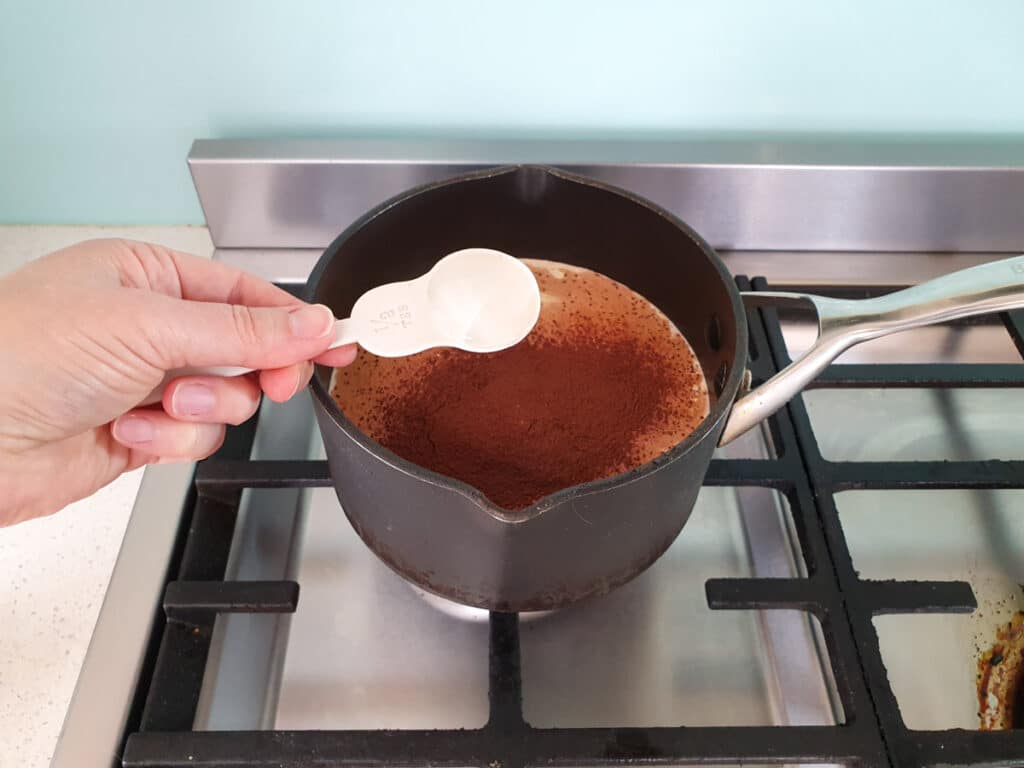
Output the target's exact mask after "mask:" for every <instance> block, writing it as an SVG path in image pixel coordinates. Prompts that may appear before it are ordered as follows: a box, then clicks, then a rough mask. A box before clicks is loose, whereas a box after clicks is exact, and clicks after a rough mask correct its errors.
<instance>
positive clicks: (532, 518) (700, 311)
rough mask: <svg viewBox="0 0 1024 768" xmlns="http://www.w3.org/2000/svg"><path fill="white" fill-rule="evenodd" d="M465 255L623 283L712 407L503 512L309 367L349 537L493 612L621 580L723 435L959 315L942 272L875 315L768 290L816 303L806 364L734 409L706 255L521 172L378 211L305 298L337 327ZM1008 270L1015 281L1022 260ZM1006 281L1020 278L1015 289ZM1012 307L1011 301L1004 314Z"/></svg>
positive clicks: (735, 371)
mask: <svg viewBox="0 0 1024 768" xmlns="http://www.w3.org/2000/svg"><path fill="white" fill-rule="evenodd" d="M466 247H486V248H495V249H497V250H500V251H504V252H506V253H510V254H513V255H515V256H517V257H520V258H536V259H548V260H552V261H560V262H564V263H567V264H573V265H578V266H581V267H586V268H589V269H592V270H595V271H597V272H601V273H603V274H605V275H607V276H609V277H611V278H613V279H615V280H618V281H619V282H621V283H623V284H625V285H627V286H629V287H630V288H632V289H633V290H634V291H636V292H638V293H640V294H641V295H643V296H645V297H646V298H647V299H649V300H650V301H651V302H653V303H654V304H655V305H656V306H658V307H659V308H660V309H661V310H662V311H663V312H664V313H665V314H666V315H667V316H668V317H669V318H670V319H671V320H672V321H673V322H674V323H675V325H676V326H677V327H678V328H679V329H680V330H681V331H682V332H683V334H684V335H685V336H686V338H687V339H688V340H689V341H690V343H691V345H692V346H693V349H694V351H695V352H696V354H697V357H698V358H699V360H700V365H701V367H702V369H703V371H704V375H705V377H706V379H707V382H708V390H709V393H710V396H711V410H710V413H709V415H708V416H707V418H706V419H705V420H704V421H703V423H701V424H700V426H699V427H698V428H697V429H696V430H695V431H694V432H693V433H692V434H690V435H689V436H688V437H687V438H686V439H685V440H683V441H682V442H681V443H679V444H678V445H677V446H675V447H674V448H673V449H671V450H670V451H668V452H667V453H665V454H664V455H662V456H660V457H659V458H657V459H655V460H654V461H651V462H649V463H648V464H645V465H643V466H641V467H639V468H637V469H635V470H633V471H631V472H628V473H626V474H623V475H619V476H616V477H612V478H608V479H605V480H600V481H596V482H591V483H585V484H583V485H578V486H575V487H572V488H565V489H563V490H561V491H558V492H557V493H554V494H552V495H550V496H547V497H545V498H544V499H542V500H540V501H538V502H537V503H535V504H534V505H533V506H531V507H529V508H527V509H525V510H519V511H510V510H506V509H502V508H500V507H498V506H496V505H495V504H493V503H492V502H491V501H489V500H488V499H487V498H486V497H484V495H483V494H482V493H481V492H480V491H478V490H477V489H475V488H472V487H470V486H468V485H466V484H465V483H462V482H460V481H458V480H455V479H453V478H450V477H445V476H442V475H439V474H437V473H435V472H432V471H429V470H427V469H425V468H423V467H420V466H417V465H415V464H412V463H410V462H408V461H406V460H404V459H402V458H400V457H399V456H396V455H395V454H394V453H392V452H390V451H389V450H387V449H386V448H384V447H383V446H382V445H380V444H379V443H377V442H376V441H374V440H372V439H370V438H369V437H368V436H366V435H365V434H363V433H362V432H361V431H360V430H359V429H357V428H356V427H355V425H353V424H352V423H351V422H350V421H349V420H348V419H347V418H346V417H345V415H344V414H343V413H342V412H341V411H340V410H339V408H338V407H337V406H336V404H335V402H334V400H333V399H332V397H331V395H330V391H329V383H330V376H331V370H330V369H328V368H323V367H320V368H318V369H317V372H316V375H315V376H314V378H313V383H312V390H313V396H314V405H315V409H316V414H317V418H318V420H319V424H320V429H321V432H322V434H323V440H324V445H325V448H326V452H327V459H328V462H329V464H330V470H331V474H332V477H333V479H334V484H335V487H336V489H337V493H338V498H339V499H340V500H341V504H342V507H343V508H344V510H345V513H346V515H347V516H348V518H349V520H350V521H351V523H352V525H353V526H354V528H355V530H356V531H357V532H358V533H359V535H360V536H361V537H362V539H363V541H365V542H366V544H367V545H368V546H369V547H370V548H371V549H372V550H373V551H374V552H375V553H376V554H377V555H378V556H379V557H380V558H381V559H382V560H383V561H384V562H385V563H387V564H388V565H389V566H390V567H391V568H393V569H394V570H395V571H397V572H398V573H399V574H401V575H402V576H403V577H405V578H406V579H408V580H409V581H411V582H414V583H415V584H417V585H419V586H420V587H422V588H424V589H426V590H428V591H430V592H433V593H436V594H438V595H441V596H442V597H446V598H449V599H451V600H455V601H457V602H460V603H464V604H466V605H471V606H476V607H480V608H488V609H491V610H497V611H532V610H545V609H552V608H557V607H560V606H563V605H565V604H567V603H570V602H572V601H575V600H579V599H581V598H584V597H587V596H590V595H596V594H601V593H604V592H607V591H609V590H611V589H613V588H615V587H616V586H618V585H620V584H622V583H624V582H626V581H628V580H629V579H631V578H633V577H634V576H636V575H637V574H638V573H640V572H641V571H643V570H644V569H645V568H647V567H648V566H649V565H650V564H651V563H653V562H654V561H655V560H656V559H657V558H658V557H659V556H660V555H661V554H662V553H663V552H664V551H665V550H666V549H667V548H668V546H669V545H670V544H671V543H672V542H673V540H674V539H675V538H676V536H677V535H678V534H679V531H680V529H681V528H682V527H683V525H684V524H685V523H686V521H687V519H688V518H689V516H690V512H691V510H692V508H693V505H694V502H695V500H696V497H697V493H698V491H699V490H700V487H701V484H702V481H703V479H704V474H705V472H706V471H707V468H708V465H709V463H710V461H711V454H712V452H713V451H714V449H715V446H716V445H718V444H719V441H720V439H721V438H722V436H723V431H725V437H726V439H732V437H735V436H736V435H737V434H740V433H741V432H743V431H745V430H746V429H748V428H750V427H751V426H752V425H753V424H755V423H756V422H757V421H759V420H761V419H763V418H764V417H765V416H767V415H770V413H771V412H772V411H774V410H776V409H778V408H779V407H780V406H781V405H782V404H783V403H784V402H785V401H786V400H787V399H788V398H789V397H790V396H792V394H795V392H797V391H798V390H799V389H800V388H801V387H802V386H804V385H805V384H807V383H808V382H809V381H810V380H812V379H813V378H814V376H816V375H817V373H819V372H820V371H821V370H822V369H823V368H824V367H825V366H826V365H827V364H828V362H830V361H831V359H833V358H834V357H835V356H836V355H837V354H838V353H839V352H841V351H842V350H843V349H845V348H847V347H849V346H851V345H852V344H854V343H857V342H858V341H862V340H864V339H865V338H871V337H872V334H873V335H874V336H878V335H881V334H882V333H887V332H890V331H892V330H898V329H900V328H902V327H910V326H912V325H920V324H923V323H925V322H931V321H934V320H941V319H947V318H949V317H951V316H956V314H955V313H954V314H952V315H951V314H950V312H949V311H948V310H949V307H950V306H951V305H950V302H948V301H947V302H945V304H943V305H942V306H943V307H945V308H946V311H945V313H943V310H942V309H937V308H935V307H931V308H930V311H929V307H928V306H927V303H928V300H929V298H930V295H928V294H927V290H928V286H933V287H932V291H933V293H934V290H935V289H934V286H938V287H939V289H940V290H939V293H940V294H944V295H947V297H948V295H949V294H951V293H955V291H954V290H953V288H954V287H956V288H960V287H962V284H963V279H962V278H958V280H959V282H958V283H957V284H956V286H953V285H951V284H947V285H943V284H941V283H942V281H943V280H944V281H947V282H949V281H951V280H952V278H953V277H955V276H948V277H947V278H942V279H940V281H936V282H934V283H932V284H926V285H925V286H918V287H917V288H913V289H909V290H908V291H904V292H902V294H911V295H910V296H909V297H906V299H905V300H902V301H900V300H895V301H893V300H890V301H889V303H888V304H882V303H879V302H880V301H882V300H872V301H873V302H875V303H872V301H868V302H856V303H851V302H834V301H830V300H825V299H819V298H817V297H804V296H795V295H788V294H785V295H784V294H772V295H770V296H769V299H770V300H772V301H800V300H804V301H810V302H811V303H813V304H814V306H815V308H816V309H817V310H818V312H819V318H820V321H821V322H820V327H821V336H820V338H819V342H818V344H817V345H816V346H815V347H814V349H812V352H811V353H810V354H809V355H808V356H807V357H806V358H804V359H803V360H801V361H799V362H798V363H797V364H795V365H794V366H791V368H789V369H787V370H786V371H784V372H783V374H780V376H779V377H777V379H778V380H772V381H771V382H769V383H768V384H767V385H763V386H762V387H761V388H759V389H758V390H755V391H754V392H751V393H744V395H743V397H742V398H741V399H740V400H739V401H738V402H737V396H738V395H739V394H740V390H741V386H742V385H743V382H744V374H745V370H746V369H745V365H746V359H747V327H746V321H745V314H744V309H743V301H742V298H741V296H740V293H739V292H738V290H737V289H736V286H735V284H734V283H733V280H732V278H731V277H730V275H729V273H728V272H727V270H726V269H725V267H724V266H723V264H722V262H721V260H720V259H719V258H718V256H717V255H716V254H715V252H714V251H713V250H712V248H711V247H710V246H709V245H708V244H707V243H706V242H705V241H704V240H703V239H701V237H700V236H699V235H698V234H697V233H695V232H694V231H693V230H691V229H690V228H689V227H688V226H686V224H684V223H683V222H682V221H680V220H679V219H678V218H676V217H675V216H673V215H671V214H670V213H668V212H666V211H665V210H662V209H661V208H659V207H657V206H655V205H653V204H651V203H649V202H647V201H645V200H643V199H641V198H639V197H637V196H635V195H632V194H630V193H627V192H624V191H622V190H618V189H615V188H612V187H609V186H607V185H604V184H601V183H598V182H595V181H592V180H589V179H584V178H579V177H575V176H572V175H569V174H566V173H563V172H561V171H557V170H553V169H550V168H541V167H531V166H526V167H511V168H501V169H496V170H493V171H487V172H483V173H477V174H472V175H467V176H462V177H458V178H454V179H451V180H448V181H444V182H441V183H437V184H433V185H430V186H426V187H422V188H419V189H415V190H412V191H410V192H408V193H406V194H403V195H401V196H399V197H397V198H394V199H393V200H390V201H389V202H387V203H384V204H383V205H381V206H379V207H378V208H376V209H375V210H373V211H371V212H370V213H368V214H367V215H365V216H364V217H362V218H361V219H360V220H358V221H357V222H355V223H354V224H353V225H352V226H350V227H349V228H348V229H347V230H346V231H345V232H344V233H343V234H341V235H340V236H339V237H338V238H337V239H336V240H335V241H334V242H333V243H332V244H331V245H330V246H329V247H328V248H327V250H326V251H325V252H324V254H323V256H322V258H321V259H320V261H319V263H318V264H317V266H316V268H315V269H314V271H313V273H312V275H311V277H310V283H309V289H308V295H307V298H308V299H309V300H311V301H316V302H320V303H324V304H327V305H328V306H330V307H331V308H332V309H333V310H334V312H335V314H336V315H337V316H338V317H345V316H347V315H348V311H349V310H350V309H351V307H352V305H353V304H354V302H355V300H356V299H357V298H358V297H359V296H360V295H361V294H362V293H364V292H365V291H367V290H369V289H370V288H373V287H375V286H377V285H380V284H381V283H387V282H392V281H396V280H407V279H411V278H414V277H416V276H418V275H421V274H423V273H424V272H426V271H427V270H428V269H430V267H431V266H432V265H433V264H434V263H435V262H436V261H437V260H438V259H439V258H441V257H442V256H444V255H445V254H448V253H450V252H452V251H456V250H459V249H461V248H466ZM1011 261H1015V262H1016V261H1022V262H1024V259H1018V260H1011ZM1009 263H1010V262H1000V264H1009ZM994 266H995V265H987V266H986V267H981V268H976V269H975V270H968V271H967V272H964V273H959V274H960V275H968V274H969V273H971V272H978V271H979V270H985V269H988V268H989V267H994ZM1017 267H1019V268H1020V271H1024V263H1020V264H1017ZM1013 269H1014V268H1013V267H1011V269H1006V270H1005V272H1006V274H1004V275H1002V278H1003V279H1002V280H1000V279H999V276H998V275H988V276H987V282H988V283H991V282H993V281H994V282H996V283H999V285H1000V286H1002V287H1003V289H1004V290H1003V294H1005V293H1007V291H1006V290H1005V285H1006V284H1008V283H1009V282H1010V280H1009V273H1010V272H1011V271H1012V270H1013ZM976 277H977V278H978V279H980V280H981V282H983V283H984V282H986V278H985V277H978V276H977V275H976ZM1020 281H1021V275H1020V273H1019V271H1018V272H1017V274H1016V278H1015V279H1014V281H1013V282H1014V284H1015V285H1016V288H1017V293H1018V294H1020V292H1021V290H1020V287H1019V283H1020ZM968 282H969V281H968ZM943 289H944V290H943ZM914 291H917V292H918V293H917V294H913V292H914ZM922 291H924V294H925V295H922ZM998 292H999V291H996V293H998ZM981 293H982V294H984V295H981V294H979V295H975V296H971V297H967V296H965V295H962V294H963V291H960V294H961V295H959V296H958V298H959V299H960V301H959V302H953V305H954V309H956V308H959V310H960V311H959V314H960V315H963V314H971V313H977V312H982V311H991V310H993V309H1001V308H1006V306H1005V304H1006V301H1007V300H1008V299H1006V298H1005V295H1004V296H1003V303H1002V304H998V302H997V303H996V305H993V304H992V300H991V295H992V292H991V291H990V292H989V293H985V292H984V291H981ZM902 294H896V296H900V295H902ZM967 299H971V300H967ZM986 302H988V303H986ZM1021 303H1022V297H1021V296H1020V295H1017V296H1016V305H1019V304H1021ZM940 304H941V302H940ZM922 307H924V309H922ZM851 318H852V320H851ZM897 326H899V327H897ZM851 328H852V329H853V330H854V331H856V332H851V331H850V329H851ZM734 406H735V407H734ZM727 422H728V426H727ZM565 449H566V451H567V452H568V451H571V450H572V446H571V445H566V447H565Z"/></svg>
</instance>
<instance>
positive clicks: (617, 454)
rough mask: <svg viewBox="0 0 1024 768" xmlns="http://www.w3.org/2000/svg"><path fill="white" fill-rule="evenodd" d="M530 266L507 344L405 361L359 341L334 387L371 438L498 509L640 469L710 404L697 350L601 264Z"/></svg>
mask: <svg viewBox="0 0 1024 768" xmlns="http://www.w3.org/2000/svg"><path fill="white" fill-rule="evenodd" d="M526 263H527V264H528V265H529V266H530V268H531V269H532V270H533V272H534V274H535V275H536V276H537V281H538V283H539V285H540V289H541V299H542V301H541V312H540V319H539V320H538V322H537V325H536V327H535V328H534V330H533V331H532V332H531V333H530V335H529V336H527V338H526V339H525V340H524V341H522V342H520V343H519V344H517V345H516V346H515V347H512V348H511V349H507V350H503V351H501V352H495V353H492V354H474V353H471V352H463V351H461V350H454V349H434V350H429V351H427V352H422V353H420V354H417V355H413V356H410V357H405V358H381V357H376V356H374V355H371V354H369V353H368V352H366V351H364V350H360V352H359V356H358V357H357V358H356V361H355V362H354V363H353V364H352V365H351V366H349V367H347V368H340V369H338V370H336V371H335V373H334V377H333V379H332V385H331V390H332V394H333V396H334V399H335V401H336V402H337V403H338V406H339V407H340V408H341V410H342V411H343V412H344V413H345V415H346V416H347V417H348V418H349V419H350V420H351V421H352V422H353V423H354V424H355V425H356V426H358V427H359V428H360V429H361V430H362V431H363V432H365V433H366V434H367V435H369V436H370V437H372V438H373V439H374V440H376V441H377V442H379V443H381V444H382V445H384V446H385V447H386V448H388V449H390V450H391V451H393V452H394V453H396V454H397V455H399V456H401V457H402V458H404V459H407V460H408V461H411V462H414V463H416V464H419V465H421V466H423V467H426V468H428V469H432V470H434V471H435V472H439V473H441V474H444V475H448V476H450V477H454V478H457V479H459V480H462V481H464V482H466V483H468V484H470V485H472V486H474V487H475V488H477V489H479V490H480V491H482V492H483V493H484V494H485V495H486V496H487V497H488V498H489V499H491V500H492V501H493V502H495V503H496V504H498V505H500V506H502V507H505V508H507V509H521V508H524V507H527V506H529V505H530V504H532V503H533V502H535V501H537V500H538V499H541V498H543V497H544V496H546V495H548V494H550V493H553V492H555V491H558V490H561V489H563V488H568V487H570V486H573V485H577V484H579V483H584V482H588V481H592V480H599V479H602V478H606V477H611V476H613V475H617V474H620V473H622V472H626V471H628V470H630V469H634V468H636V467H639V466H641V465H643V464H646V463H647V462H649V461H651V460H652V459H655V458H657V457H658V456H659V455H661V454H662V453H664V452H665V451H667V450H669V449H670V448H672V447H673V446H675V445H676V444H678V443H679V442H680V441H682V440H683V439H684V438H685V437H686V436H687V435H689V434H690V432H692V431H693V430H694V429H695V428H696V427H697V425H698V424H700V422H701V421H702V420H703V419H704V417H705V416H707V414H708V408H709V400H708V392H707V385H706V383H705V381H704V375H703V373H702V372H701V369H700V365H699V364H698V362H697V358H696V356H695V355H694V353H693V350H692V349H691V347H690V345H689V343H688V342H687V341H686V339H685V338H684V337H683V335H682V334H681V333H680V332H679V331H678V330H677V329H676V328H675V326H674V325H672V324H671V323H670V322H669V320H668V318H666V317H665V315H663V314H662V313H661V312H660V311H659V310H658V309H657V308H656V307H654V305H652V304H651V303H650V302H648V301H647V300H646V299H644V298H643V297H642V296H640V295H639V294H637V293H635V292H633V291H631V290H630V289H628V288H626V287H625V286H623V285H622V284H620V283H617V282H615V281H614V280H611V279H610V278H608V277H605V276H604V275H601V274H599V273H597V272H593V271H590V270H586V269H581V268H578V267H570V266H567V265H564V264H559V263H556V262H548V261H532V260H531V261H527V262H526Z"/></svg>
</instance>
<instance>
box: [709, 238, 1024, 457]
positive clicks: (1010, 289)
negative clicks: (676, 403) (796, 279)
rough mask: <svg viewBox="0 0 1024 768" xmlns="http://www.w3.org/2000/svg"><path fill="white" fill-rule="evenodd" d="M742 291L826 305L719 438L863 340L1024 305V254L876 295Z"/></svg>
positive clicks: (760, 301)
mask: <svg viewBox="0 0 1024 768" xmlns="http://www.w3.org/2000/svg"><path fill="white" fill-rule="evenodd" d="M742 295H743V300H744V302H745V303H746V304H747V305H748V306H785V305H794V304H798V305H806V304H811V305H812V306H813V307H814V309H816V310H817V312H818V338H817V340H816V341H815V342H814V345H813V346H812V347H811V348H810V349H809V350H808V351H807V353H806V354H805V355H804V356H803V357H801V358H800V359H799V360H797V361H796V362H794V363H791V364H790V365H789V366H788V367H786V368H785V369H783V370H782V371H779V373H777V374H776V375H775V376H773V377H772V378H771V379H769V380H768V381H766V382H765V383H764V384H762V385H761V386H759V387H757V388H756V389H754V390H752V391H751V392H748V393H746V394H744V395H743V396H742V397H740V398H739V399H738V400H737V401H736V402H735V403H734V404H733V407H732V411H731V412H730V414H729V419H728V421H727V422H726V425H725V430H724V431H723V432H722V438H721V440H720V441H719V445H725V444H727V443H730V442H732V441H733V440H735V439H736V438H737V437H739V436H740V435H742V434H743V433H744V432H746V431H747V430H749V429H750V428H751V427H753V426H755V425H756V424H758V423H759V422H761V421H763V420H764V419H766V418H768V417H769V416H771V415H772V414H773V413H775V412H776V411H777V410H779V409H780V408H781V407H782V406H784V405H785V404H786V403H787V402H789V400H790V399H791V398H792V397H793V396H794V395H796V394H798V393H799V392H800V391H801V390H802V389H803V388H804V387H806V386H807V385H808V384H810V383H811V382H812V381H814V379H815V378H817V376H818V375H819V374H820V373H821V372H822V371H824V370H825V368H827V367H828V365H829V363H831V362H832V361H833V360H835V359H836V357H838V356H839V355H840V354H842V353H843V352H845V351H846V350H847V349H849V348H850V347H852V346H854V345H855V344H860V343H861V342H862V341H868V340H869V339H877V338H878V337H879V336H885V335H887V334H890V333H896V332H897V331H905V330H908V329H910V328H917V327H918V326H922V325H930V324H932V323H941V322H943V321H946V320H955V319H956V318H958V317H967V316H969V315H983V314H987V313H989V312H1003V311H1006V310H1008V309H1015V308H1018V307H1024V256H1015V257H1014V258H1012V259H1003V260H1001V261H994V262H992V263H990V264H982V265H980V266H977V267H971V268H970V269H964V270H961V271H959V272H953V273H951V274H948V275H944V276H942V277H939V278H936V279H935V280H929V281H928V282H926V283H921V284H920V285H915V286H913V287H912V288H907V289H905V290H902V291H897V292H896V293H890V294H888V295H886V296H879V297H877V298H874V299H862V300H859V301H854V300H842V299H829V298H825V297H823V296H812V295H810V294H803V293H772V292H767V291H765V292H758V291H754V292H749V293H743V294H742Z"/></svg>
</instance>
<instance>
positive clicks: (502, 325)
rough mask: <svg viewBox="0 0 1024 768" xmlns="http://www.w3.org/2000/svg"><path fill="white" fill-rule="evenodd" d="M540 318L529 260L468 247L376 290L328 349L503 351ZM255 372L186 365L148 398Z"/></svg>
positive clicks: (339, 323)
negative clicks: (173, 387) (194, 380)
mask: <svg viewBox="0 0 1024 768" xmlns="http://www.w3.org/2000/svg"><path fill="white" fill-rule="evenodd" d="M539 315H540V288H539V287H538V285H537V279H536V278H535V277H534V276H533V272H531V271H530V268H529V267H527V266H526V265H525V264H524V263H523V262H521V261H519V260H518V259H515V258H513V257H512V256H509V255H508V254H507V253H502V252H501V251H495V250H491V249H490V248H466V249H463V250H461V251H455V252H454V253H450V254H448V255H447V256H445V257H444V258H443V259H441V260H440V261H438V262H437V263H436V264H435V265H434V267H433V268H432V269H431V270H430V271H429V272H427V273H426V274H425V275H421V276H420V277H417V278H416V279H415V280H406V281H404V282H400V283H387V284H386V285H381V286H378V287H376V288H372V289H370V290H369V291H367V292H366V293H364V294H363V295H362V296H360V297H359V299H358V300H357V301H356V303H355V304H354V305H353V307H352V315H351V317H348V318H346V319H344V320H336V321H335V322H334V338H333V339H332V341H331V344H330V346H329V347H328V349H334V348H335V347H340V346H342V345H345V344H353V343H358V344H359V346H361V347H362V348H363V349H365V350H366V351H367V352H372V353H373V354H375V355H378V356H380V357H404V356H405V355H412V354H415V353H416V352H422V351H424V350H426V349H431V348H433V347H457V348H459V349H464V350H467V351H469V352H497V351H499V350H502V349H507V348H508V347H511V346H514V345H516V344H518V343H519V342H520V341H522V340H523V339H524V338H526V335H527V334H528V333H529V332H530V331H531V330H533V326H534V325H536V323H537V318H538V316H539ZM252 370H253V369H252V368H241V367H235V366H211V367H205V368H180V369H178V370H175V371H171V372H169V373H168V374H167V376H165V377H164V382H163V384H161V385H160V387H158V388H157V389H156V390H154V391H153V393H152V394H150V396H149V397H147V398H146V399H145V400H144V401H143V403H142V404H143V405H146V404H150V403H155V402H158V401H159V400H160V398H161V396H162V393H163V390H164V387H165V386H166V385H167V384H168V383H169V382H170V381H171V380H173V379H176V378H180V377H181V376H197V375H198V376H239V375H241V374H243V373H250V372H251V371H252Z"/></svg>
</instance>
